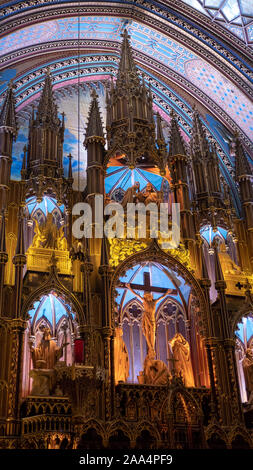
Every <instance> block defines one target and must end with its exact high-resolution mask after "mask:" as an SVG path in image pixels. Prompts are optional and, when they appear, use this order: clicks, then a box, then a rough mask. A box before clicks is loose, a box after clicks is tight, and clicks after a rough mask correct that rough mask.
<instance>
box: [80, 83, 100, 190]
mask: <svg viewBox="0 0 253 470" xmlns="http://www.w3.org/2000/svg"><path fill="white" fill-rule="evenodd" d="M91 96H92V101H91V104H90V109H89V115H88V122H87V128H86V134H85V140H84V145H85V147H86V149H87V158H88V164H87V166H88V168H87V188H86V191H87V195H89V194H103V193H104V182H103V160H104V153H105V150H104V145H105V139H104V131H103V123H102V118H101V115H100V110H99V104H98V95H97V93H96V91H95V90H93V91H92V94H91Z"/></svg>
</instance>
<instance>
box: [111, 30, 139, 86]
mask: <svg viewBox="0 0 253 470" xmlns="http://www.w3.org/2000/svg"><path fill="white" fill-rule="evenodd" d="M122 37H123V41H122V45H121V55H120V63H119V69H118V75H117V82H116V86H117V88H121V87H122V86H124V85H130V83H131V85H137V84H138V85H139V86H140V79H139V76H138V73H137V68H136V65H135V62H134V59H133V53H132V48H131V46H130V42H129V39H130V36H129V35H128V33H127V30H126V29H125V30H124V32H123V34H122Z"/></svg>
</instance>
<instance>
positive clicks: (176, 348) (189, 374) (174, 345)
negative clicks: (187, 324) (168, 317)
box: [169, 333, 195, 387]
mask: <svg viewBox="0 0 253 470" xmlns="http://www.w3.org/2000/svg"><path fill="white" fill-rule="evenodd" d="M169 343H170V345H171V349H172V352H173V358H174V363H175V366H174V367H175V373H176V375H178V376H181V377H182V379H183V381H184V384H185V386H186V387H194V386H195V384H194V377H193V370H192V363H191V354H190V345H189V343H188V341H186V339H185V338H184V337H183V335H181V333H176V334H175V336H174V338H172V339H171V340H170V341H169Z"/></svg>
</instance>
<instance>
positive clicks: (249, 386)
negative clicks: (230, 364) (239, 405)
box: [242, 348, 253, 402]
mask: <svg viewBox="0 0 253 470" xmlns="http://www.w3.org/2000/svg"><path fill="white" fill-rule="evenodd" d="M242 366H243V372H244V378H245V385H246V390H247V394H248V401H249V402H252V401H253V350H252V349H250V348H248V349H247V350H246V355H245V358H244V359H243V362H242Z"/></svg>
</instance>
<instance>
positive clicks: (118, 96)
mask: <svg viewBox="0 0 253 470" xmlns="http://www.w3.org/2000/svg"><path fill="white" fill-rule="evenodd" d="M106 126H107V139H108V149H109V150H108V152H107V155H106V161H108V160H109V159H110V157H111V156H115V155H116V154H119V153H120V154H121V155H124V156H125V158H126V161H127V163H128V165H129V167H130V168H134V167H135V165H136V164H137V163H138V162H139V161H142V163H145V162H148V161H151V160H153V162H154V163H155V164H156V165H157V166H158V167H159V168H160V171H161V172H162V174H164V163H165V162H164V154H163V152H161V151H158V149H157V147H156V142H155V141H156V135H155V124H154V118H153V99H152V93H151V89H149V90H148V89H147V87H146V85H145V81H144V77H143V79H142V80H141V79H140V77H139V75H138V72H137V67H136V64H135V62H134V59H133V53H132V49H131V46H130V42H129V36H128V34H127V31H126V30H125V31H124V33H123V42H122V46H121V58H120V64H119V70H118V75H117V80H116V83H115V85H114V83H113V81H112V82H111V88H110V97H109V94H107V123H106Z"/></svg>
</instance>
